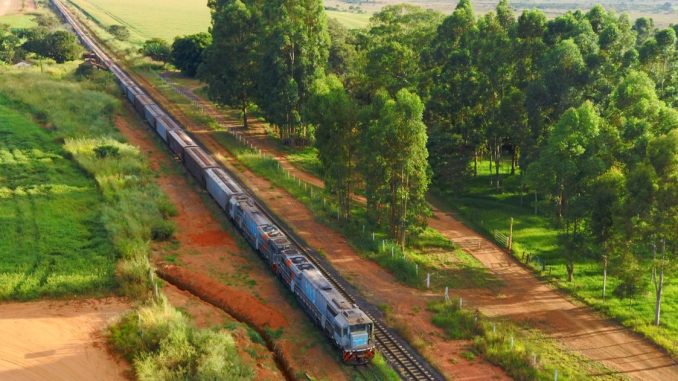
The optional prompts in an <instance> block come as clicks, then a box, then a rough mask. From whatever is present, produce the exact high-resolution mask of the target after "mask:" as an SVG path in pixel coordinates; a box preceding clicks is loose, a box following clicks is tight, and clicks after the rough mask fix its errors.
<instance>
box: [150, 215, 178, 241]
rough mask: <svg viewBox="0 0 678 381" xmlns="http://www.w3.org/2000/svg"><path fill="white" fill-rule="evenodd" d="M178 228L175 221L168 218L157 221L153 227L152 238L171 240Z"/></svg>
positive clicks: (155, 239)
mask: <svg viewBox="0 0 678 381" xmlns="http://www.w3.org/2000/svg"><path fill="white" fill-rule="evenodd" d="M175 230H176V225H174V222H172V221H168V220H160V221H157V222H156V224H155V225H154V226H153V227H152V228H151V238H152V239H153V240H154V241H159V242H162V241H169V240H170V239H171V238H172V236H173V235H174V232H175Z"/></svg>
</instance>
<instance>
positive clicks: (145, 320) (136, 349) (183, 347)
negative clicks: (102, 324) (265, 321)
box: [109, 298, 253, 380]
mask: <svg viewBox="0 0 678 381" xmlns="http://www.w3.org/2000/svg"><path fill="white" fill-rule="evenodd" d="M109 341H110V343H111V344H112V345H113V346H114V347H115V348H116V349H117V350H119V351H120V352H121V353H122V354H123V355H124V356H125V358H127V359H128V360H129V361H131V362H133V364H134V370H135V373H136V376H137V378H138V379H139V380H188V379H191V380H195V379H197V380H251V379H252V378H253V372H252V370H251V369H250V368H249V367H248V366H246V365H244V364H242V363H241V360H240V357H239V356H238V353H237V349H236V346H235V341H234V340H233V337H232V336H231V335H230V334H229V333H228V332H226V331H213V330H198V329H196V328H195V327H193V326H192V325H191V324H190V323H189V321H188V318H187V317H186V316H184V315H183V314H181V313H180V312H179V311H178V310H176V309H175V308H174V307H172V306H171V305H170V304H169V303H168V302H167V300H166V299H165V298H161V299H160V300H159V301H158V302H156V303H153V304H151V305H147V306H144V307H141V308H139V309H138V310H137V311H135V312H131V313H129V314H127V315H125V316H124V317H123V318H122V319H121V321H120V322H118V323H117V324H114V325H113V326H112V327H111V328H110V331H109Z"/></svg>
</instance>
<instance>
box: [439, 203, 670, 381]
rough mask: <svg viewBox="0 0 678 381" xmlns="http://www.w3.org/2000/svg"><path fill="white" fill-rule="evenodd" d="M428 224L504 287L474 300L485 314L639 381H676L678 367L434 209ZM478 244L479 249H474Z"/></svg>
mask: <svg viewBox="0 0 678 381" xmlns="http://www.w3.org/2000/svg"><path fill="white" fill-rule="evenodd" d="M429 225H431V226H432V227H433V228H435V229H437V230H439V231H440V232H442V233H443V234H444V235H445V236H446V237H447V238H449V239H450V240H452V241H453V242H455V243H457V244H458V245H460V246H461V247H462V248H464V249H465V250H466V251H467V252H469V253H471V254H472V255H473V256H474V257H476V258H477V259H478V260H479V261H480V262H482V263H483V265H485V267H487V268H488V269H490V271H492V273H494V274H496V275H497V276H498V277H499V278H500V279H502V280H503V281H504V282H505V283H504V287H503V289H502V290H500V291H499V293H500V295H501V298H497V297H491V298H487V297H485V298H483V299H479V300H476V301H474V304H478V305H479V306H481V307H482V308H481V309H482V311H483V312H484V313H486V314H489V315H495V316H503V317H510V318H512V319H514V320H517V321H530V322H532V323H534V324H535V325H536V326H537V327H538V328H541V329H542V330H544V331H545V332H547V333H549V334H550V335H551V336H553V337H555V338H557V339H560V340H561V341H562V342H564V343H565V344H566V345H567V346H568V347H570V348H572V349H574V350H577V351H579V352H581V353H582V354H584V355H585V356H587V357H589V358H591V359H592V360H596V361H600V362H602V363H603V364H605V365H607V366H609V367H610V368H612V369H616V370H618V371H620V372H621V373H623V374H626V375H628V376H630V377H632V378H635V379H639V380H645V381H647V380H657V381H664V380H678V364H676V362H675V361H673V360H672V359H671V358H670V357H669V356H667V355H666V354H664V353H663V352H661V351H660V350H658V349H657V348H656V347H655V346H654V345H652V344H650V343H649V342H647V341H646V340H644V339H642V338H641V337H639V336H638V335H635V334H633V333H630V332H629V331H628V330H627V329H624V328H623V327H621V326H620V325H619V324H616V323H613V322H611V321H609V320H608V319H605V318H603V317H601V316H600V315H598V314H597V313H595V312H593V311H591V309H590V308H587V307H584V306H580V305H576V304H574V303H573V302H571V301H570V300H569V299H568V298H567V297H565V296H563V295H562V294H560V293H559V292H557V291H556V290H554V289H553V288H552V287H551V286H548V285H546V284H544V283H542V282H540V281H538V280H537V279H536V278H535V277H534V275H533V274H532V273H531V272H530V271H529V270H527V269H525V268H523V267H522V266H520V265H518V264H517V263H516V262H515V261H514V260H513V258H511V257H510V256H509V255H508V254H506V253H505V252H504V251H503V250H501V249H500V248H498V247H497V246H496V245H494V244H493V243H491V242H489V241H488V240H486V239H485V238H484V237H482V236H481V235H480V234H478V233H476V232H474V231H473V230H471V229H469V228H468V227H466V226H464V225H463V224H462V223H460V222H459V221H458V220H457V219H456V218H455V217H454V215H453V214H452V213H450V212H448V211H443V210H441V209H439V208H437V207H435V208H434V210H433V218H431V219H430V220H429ZM478 242H480V246H478Z"/></svg>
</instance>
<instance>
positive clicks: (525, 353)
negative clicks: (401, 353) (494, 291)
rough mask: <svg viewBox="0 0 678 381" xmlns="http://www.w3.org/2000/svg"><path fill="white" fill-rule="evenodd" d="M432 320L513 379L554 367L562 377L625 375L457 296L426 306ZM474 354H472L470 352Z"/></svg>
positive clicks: (546, 376) (527, 380)
mask: <svg viewBox="0 0 678 381" xmlns="http://www.w3.org/2000/svg"><path fill="white" fill-rule="evenodd" d="M428 309H429V311H431V312H432V313H433V323H434V324H435V325H437V326H439V327H441V328H443V330H444V331H445V333H446V335H447V337H448V338H450V339H455V340H458V339H468V340H471V344H470V348H469V349H470V350H471V353H472V354H477V355H482V356H483V357H484V358H485V359H487V360H488V361H490V362H491V363H494V364H496V365H499V366H501V367H502V368H503V369H504V370H505V371H506V373H508V374H509V375H510V376H511V377H513V378H514V379H515V380H519V381H532V380H544V381H551V380H553V379H554V374H555V372H556V371H557V372H558V375H559V379H561V380H582V381H583V380H589V379H591V378H592V377H593V376H595V378H596V379H597V380H619V379H624V377H623V376H619V375H616V374H614V373H613V372H611V371H610V370H609V369H607V368H605V367H604V366H603V365H602V364H600V363H597V362H594V361H591V360H590V359H586V358H584V357H583V356H581V355H578V354H575V353H572V352H571V351H568V350H567V349H565V348H564V347H563V346H562V344H560V343H558V342H557V341H555V340H553V339H550V338H548V337H546V336H544V335H543V334H542V333H541V332H540V331H538V330H534V329H530V328H526V327H521V326H519V325H517V324H515V323H512V322H509V321H503V320H499V319H491V318H488V317H485V316H483V315H481V314H480V313H479V312H478V311H471V310H468V309H463V308H461V307H460V303H459V300H458V299H456V300H455V299H452V300H450V301H440V302H433V303H431V304H429V306H428ZM472 356H473V355H472Z"/></svg>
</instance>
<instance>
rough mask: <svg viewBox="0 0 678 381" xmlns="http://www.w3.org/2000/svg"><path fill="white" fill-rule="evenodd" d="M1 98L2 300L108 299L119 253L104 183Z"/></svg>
mask: <svg viewBox="0 0 678 381" xmlns="http://www.w3.org/2000/svg"><path fill="white" fill-rule="evenodd" d="M10 107H11V106H10V104H9V101H8V100H7V99H6V98H4V97H0V168H1V172H0V178H1V179H2V186H1V187H0V257H2V260H1V261H0V300H2V299H5V300H6V299H31V298H36V297H39V296H53V297H54V296H72V295H79V294H83V293H85V294H93V293H106V292H110V289H111V288H112V287H113V285H114V279H113V270H114V262H115V254H114V252H113V251H112V250H111V248H110V242H109V241H108V239H107V235H106V232H105V230H104V229H103V226H102V224H101V222H100V208H99V205H100V203H101V196H100V195H99V193H98V190H97V188H96V184H95V183H94V181H93V180H92V179H91V178H88V176H86V175H85V174H84V173H83V172H82V171H81V170H80V169H79V168H78V167H77V165H76V164H75V163H73V162H72V161H70V160H68V159H67V158H66V157H65V152H64V151H63V149H62V148H61V147H59V146H58V145H57V144H56V143H55V142H54V141H53V139H52V137H51V136H50V135H49V132H47V131H46V130H44V129H43V128H41V127H40V126H38V125H37V124H36V123H35V122H34V121H33V120H32V119H31V117H30V116H29V115H27V114H26V113H23V112H18V111H15V110H13V109H12V108H10Z"/></svg>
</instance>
